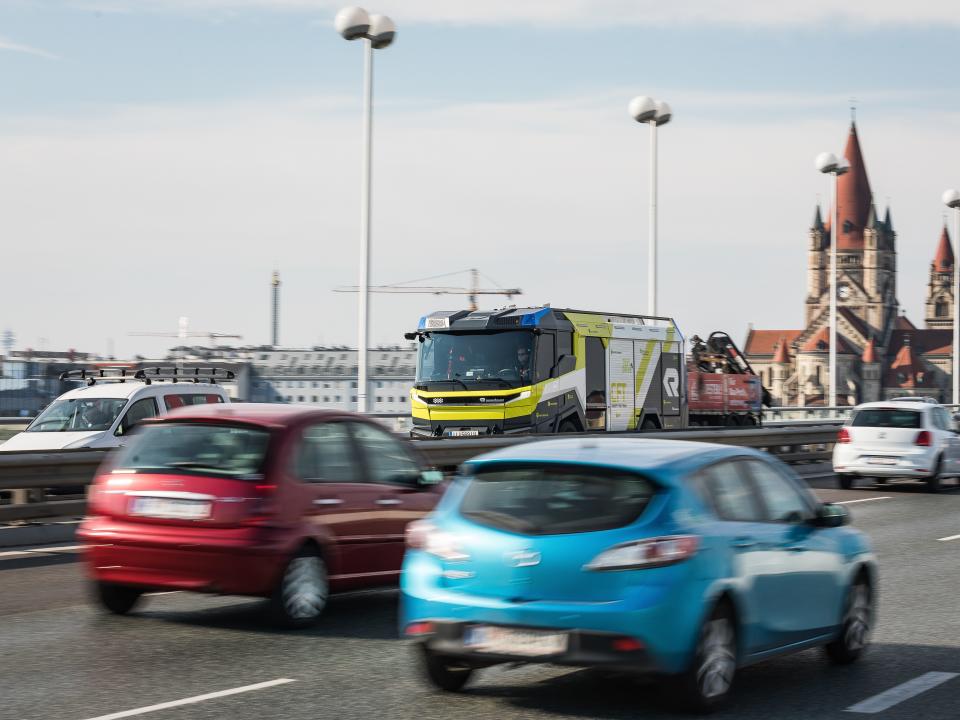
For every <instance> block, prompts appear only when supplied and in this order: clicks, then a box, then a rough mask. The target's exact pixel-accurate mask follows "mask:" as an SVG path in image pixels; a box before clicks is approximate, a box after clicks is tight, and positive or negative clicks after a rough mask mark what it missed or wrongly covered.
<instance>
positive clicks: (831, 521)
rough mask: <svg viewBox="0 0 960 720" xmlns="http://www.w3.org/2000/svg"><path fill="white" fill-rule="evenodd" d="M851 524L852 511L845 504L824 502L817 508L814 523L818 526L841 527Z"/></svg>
mask: <svg viewBox="0 0 960 720" xmlns="http://www.w3.org/2000/svg"><path fill="white" fill-rule="evenodd" d="M849 524H850V511H849V510H847V509H846V508H845V507H844V506H843V505H834V504H833V503H824V504H823V505H821V506H820V507H819V508H817V516H816V517H815V518H814V525H816V526H817V527H840V526H841V525H849Z"/></svg>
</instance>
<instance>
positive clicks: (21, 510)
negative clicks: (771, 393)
mask: <svg viewBox="0 0 960 720" xmlns="http://www.w3.org/2000/svg"><path fill="white" fill-rule="evenodd" d="M837 425H838V424H836V423H818V424H815V425H803V426H801V427H766V428H749V429H748V428H732V429H728V428H723V429H711V430H672V431H661V432H648V433H617V435H616V436H615V437H628V438H630V437H632V438H670V439H675V440H695V441H706V442H715V443H721V444H724V445H739V446H742V447H752V448H758V449H762V450H766V451H768V452H770V453H773V454H775V455H777V456H778V457H779V458H781V459H782V460H784V461H785V462H788V463H800V462H808V461H809V462H816V461H823V460H827V459H829V457H830V452H831V450H832V449H833V442H834V440H835V438H836V434H837ZM606 436H607V435H605V434H603V433H590V434H584V435H580V436H578V437H583V438H585V439H589V438H593V437H606ZM549 437H550V436H544V435H524V436H518V437H504V436H495V437H489V438H467V439H456V440H421V441H418V442H417V443H416V448H417V449H418V450H419V451H420V452H421V454H422V455H423V456H424V458H425V459H426V460H427V462H428V463H430V464H431V465H433V466H435V467H437V468H441V469H443V470H447V471H449V470H452V469H454V468H456V467H457V466H458V465H460V464H461V463H462V462H464V461H466V460H469V459H470V458H472V457H476V456H477V455H479V454H481V453H485V452H488V451H491V450H496V449H497V448H501V447H506V446H509V445H519V444H521V443H527V442H533V441H536V440H545V439H549ZM107 452H108V451H106V450H62V451H59V452H44V453H37V452H5V453H0V490H8V491H9V490H13V491H15V497H14V503H13V504H10V505H0V522H9V521H12V520H34V519H38V518H44V517H55V516H72V515H82V514H83V512H84V507H85V501H84V500H83V498H82V497H78V496H74V497H70V498H68V499H51V497H54V498H55V497H56V496H50V495H49V494H48V492H47V491H49V490H51V489H56V490H62V489H70V488H77V489H81V488H85V486H86V485H89V484H90V482H91V481H92V479H93V477H94V474H95V473H96V470H97V467H98V466H99V465H100V463H101V462H102V461H103V459H104V458H105V457H106V455H107Z"/></svg>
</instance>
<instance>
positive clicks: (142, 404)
mask: <svg viewBox="0 0 960 720" xmlns="http://www.w3.org/2000/svg"><path fill="white" fill-rule="evenodd" d="M156 415H157V403H156V400H154V399H153V398H152V397H148V398H143V399H142V400H137V401H136V402H135V403H134V404H133V405H131V406H130V409H129V410H127V414H126V415H124V416H123V419H122V420H121V421H120V427H118V428H117V431H116V433H115V434H116V435H126V434H127V433H129V432H130V431H131V430H133V428H134V427H135V426H136V425H137V423H141V422H143V421H144V420H146V419H147V418H152V417H156Z"/></svg>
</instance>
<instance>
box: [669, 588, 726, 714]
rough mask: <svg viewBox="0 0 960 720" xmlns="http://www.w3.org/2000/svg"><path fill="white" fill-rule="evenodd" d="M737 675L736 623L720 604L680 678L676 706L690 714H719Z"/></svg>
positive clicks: (698, 637)
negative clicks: (680, 706) (715, 712)
mask: <svg viewBox="0 0 960 720" xmlns="http://www.w3.org/2000/svg"><path fill="white" fill-rule="evenodd" d="M736 673H737V629H736V622H735V619H734V615H733V611H732V609H731V608H730V606H729V605H728V604H726V603H720V604H719V605H717V607H716V608H714V610H713V612H712V613H711V614H710V617H708V618H707V619H706V621H704V623H703V626H702V627H701V628H700V633H699V634H698V636H697V649H696V651H695V652H694V656H693V662H692V663H691V664H690V667H689V668H688V669H687V671H686V672H685V673H683V674H682V675H680V676H679V677H678V678H677V680H678V684H679V687H678V688H677V690H678V692H677V693H676V698H677V702H679V703H680V704H681V705H682V709H685V710H688V711H691V712H697V713H705V712H711V711H713V710H716V709H717V708H719V707H720V706H722V705H723V703H724V702H726V700H727V699H728V698H729V697H730V692H731V690H732V689H733V682H734V679H735V677H736Z"/></svg>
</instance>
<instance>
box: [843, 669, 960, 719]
mask: <svg viewBox="0 0 960 720" xmlns="http://www.w3.org/2000/svg"><path fill="white" fill-rule="evenodd" d="M957 676H958V673H949V672H928V673H925V674H923V675H920V676H919V677H915V678H914V679H913V680H908V681H907V682H905V683H902V684H900V685H897V686H896V687H892V688H890V689H889V690H886V691H885V692H882V693H880V694H879V695H874V696H873V697H872V698H867V699H866V700H864V701H862V702H858V703H857V704H856V705H851V706H850V707H848V708H847V709H846V710H844V712H855V713H878V712H883V711H884V710H886V709H888V708H892V707H893V706H894V705H897V704H899V703H902V702H903V701H904V700H909V699H910V698H912V697H915V696H917V695H919V694H920V693H922V692H926V691H927V690H931V689H932V688H935V687H936V686H937V685H941V684H943V683H945V682H947V681H948V680H953V678H955V677H957Z"/></svg>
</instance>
